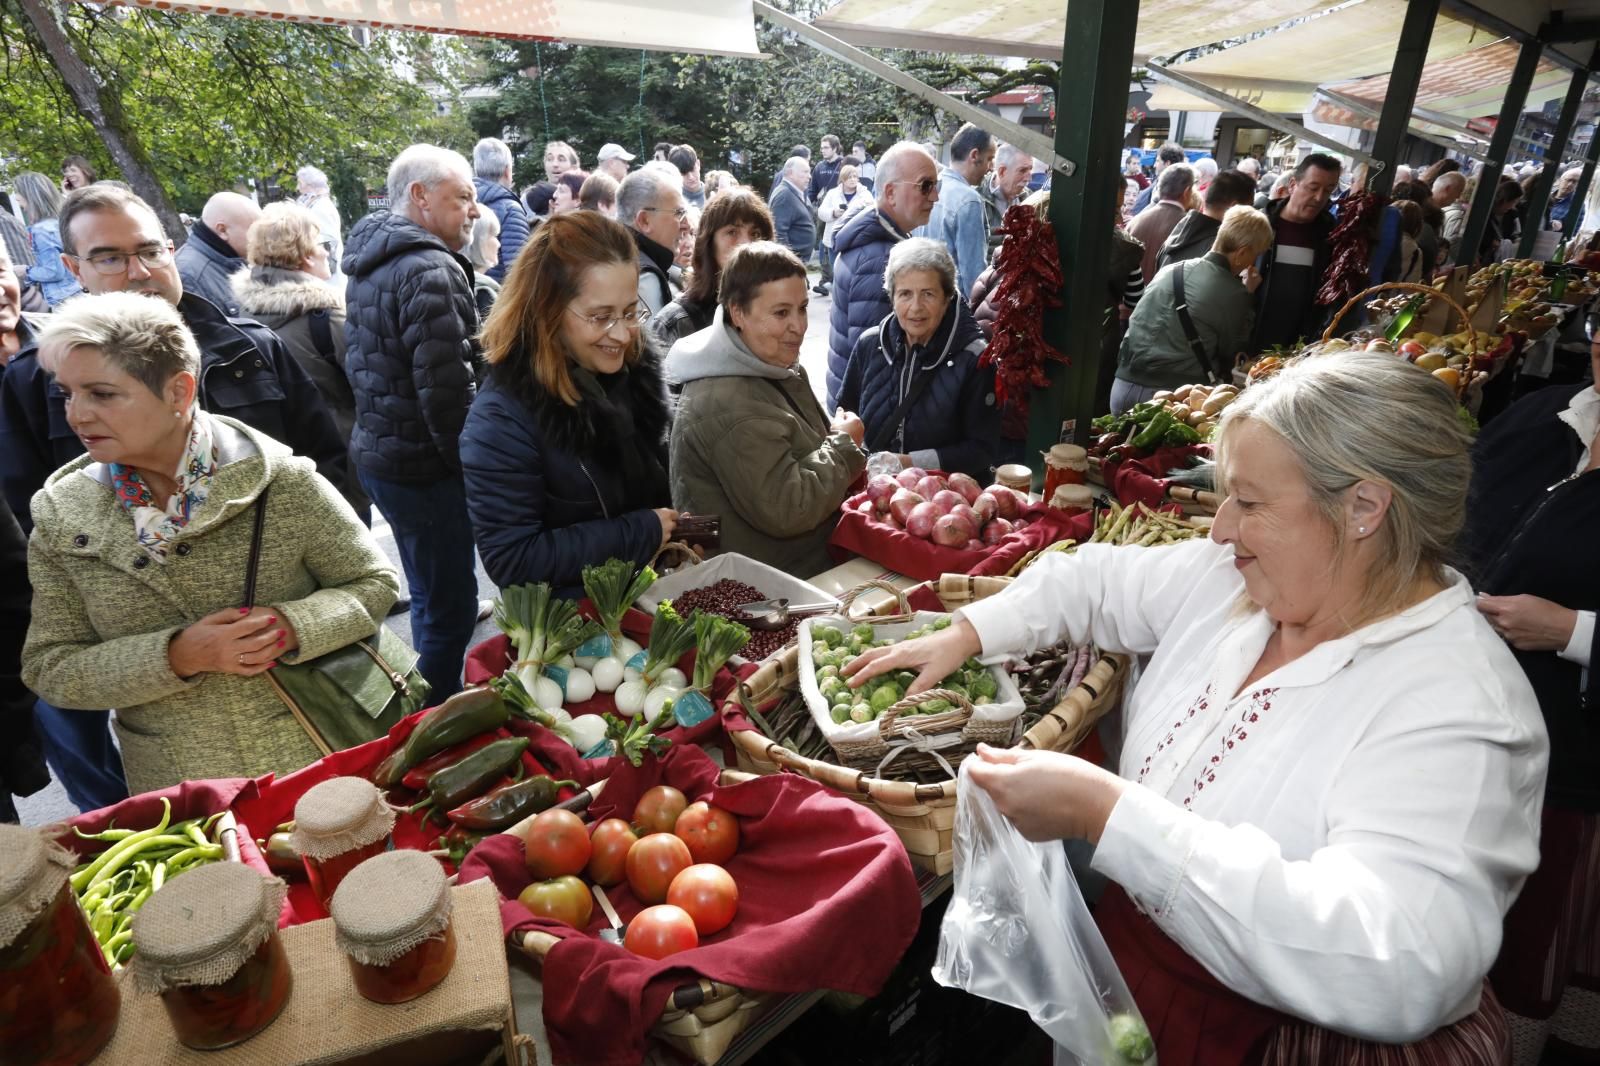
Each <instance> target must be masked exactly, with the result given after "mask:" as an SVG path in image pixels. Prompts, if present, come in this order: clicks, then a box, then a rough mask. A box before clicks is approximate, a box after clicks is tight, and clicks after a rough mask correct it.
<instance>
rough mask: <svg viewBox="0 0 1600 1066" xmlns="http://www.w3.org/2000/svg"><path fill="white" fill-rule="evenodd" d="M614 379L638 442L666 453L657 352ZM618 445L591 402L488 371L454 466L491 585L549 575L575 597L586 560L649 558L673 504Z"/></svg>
mask: <svg viewBox="0 0 1600 1066" xmlns="http://www.w3.org/2000/svg"><path fill="white" fill-rule="evenodd" d="M597 380H604V379H603V378H598V379H597ZM618 384H619V385H620V386H621V387H622V388H623V389H624V390H625V398H626V402H627V403H628V404H629V406H630V407H631V409H632V412H633V418H634V440H635V441H636V442H637V446H638V447H640V448H648V449H652V450H653V451H654V452H655V454H656V456H657V457H658V458H660V459H664V458H665V455H666V448H667V429H668V425H669V422H670V421H671V415H670V413H669V410H668V407H667V398H666V393H665V391H664V390H663V389H662V385H661V368H660V364H659V362H658V361H657V359H656V357H655V355H653V354H651V353H650V352H648V351H647V352H646V353H645V355H644V356H643V357H642V358H641V359H640V360H639V361H638V362H637V363H635V364H634V365H633V366H632V367H630V368H629V369H628V372H627V379H626V381H625V382H620V383H618ZM616 448H617V442H616V439H615V436H614V434H613V431H612V429H611V427H610V426H608V425H606V424H605V423H604V422H603V421H602V420H601V419H600V418H599V417H597V411H596V409H595V405H594V404H591V403H584V402H582V401H580V402H579V403H578V404H577V406H574V407H569V406H568V405H567V404H565V403H563V402H561V401H560V400H559V399H557V398H556V397H554V396H551V395H550V394H549V393H547V392H545V391H544V390H543V389H541V388H539V387H538V385H537V383H533V384H532V386H531V390H530V394H529V396H528V397H527V398H526V399H524V398H522V397H519V396H518V395H517V394H516V393H514V392H512V391H511V390H510V389H508V388H506V387H504V386H503V385H502V384H501V383H500V382H498V381H497V380H496V378H495V375H493V374H491V375H490V378H489V381H488V383H487V384H485V386H484V388H483V391H482V392H480V393H479V394H478V398H477V399H476V400H474V401H473V403H472V411H471V412H470V413H469V414H468V415H467V424H466V428H465V429H464V430H462V432H461V466H462V474H463V476H464V477H465V479H466V489H467V513H468V514H469V515H471V517H472V532H473V536H474V539H475V540H476V541H477V544H478V553H479V554H480V555H481V556H482V557H483V565H484V569H485V570H487V571H488V572H489V577H490V579H491V580H493V581H494V583H495V584H496V585H498V586H499V587H501V588H504V587H505V586H507V585H520V584H524V583H526V582H530V581H548V582H550V583H551V584H552V585H554V586H555V588H556V593H557V595H560V596H566V597H570V598H574V599H577V598H581V597H582V596H583V595H584V592H583V584H582V575H583V568H584V567H585V566H589V565H591V564H594V563H603V562H605V561H606V560H607V559H610V558H617V559H629V560H631V561H633V562H634V563H637V564H639V565H641V566H642V565H644V564H645V563H648V562H649V561H650V560H651V559H652V558H653V557H654V556H655V554H656V552H657V550H659V549H660V547H661V522H660V519H658V518H657V517H656V515H655V513H654V509H655V508H657V507H668V506H671V502H672V501H671V499H670V497H669V494H668V493H667V492H666V491H662V492H661V493H660V494H659V495H656V494H654V493H652V491H651V490H650V489H649V487H648V486H644V485H640V484H636V483H632V482H630V480H629V479H628V478H627V477H626V476H625V475H624V473H623V467H622V464H621V462H620V461H619V459H618V456H617V453H616ZM662 465H663V466H664V465H665V463H664V462H663V464H662Z"/></svg>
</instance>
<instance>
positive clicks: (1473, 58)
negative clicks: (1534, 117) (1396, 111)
mask: <svg viewBox="0 0 1600 1066" xmlns="http://www.w3.org/2000/svg"><path fill="white" fill-rule="evenodd" d="M1519 51H1521V47H1520V46H1519V45H1517V44H1516V43H1514V42H1512V41H1498V42H1496V43H1494V44H1490V45H1486V46H1485V47H1482V48H1475V49H1473V50H1472V51H1470V52H1467V53H1464V54H1462V55H1458V56H1455V57H1454V58H1452V59H1447V60H1444V61H1442V62H1435V61H1433V59H1431V58H1430V59H1429V61H1428V63H1427V65H1426V66H1424V67H1423V68H1422V80H1421V81H1420V82H1419V83H1418V84H1417V106H1418V107H1424V108H1427V109H1428V110H1430V111H1437V112H1440V113H1441V114H1445V115H1450V116H1453V117H1455V118H1462V119H1467V118H1475V117H1477V116H1479V115H1491V114H1494V113H1495V112H1497V111H1499V110H1500V101H1501V100H1502V99H1504V98H1505V93H1506V85H1507V83H1509V82H1510V81H1511V68H1512V67H1514V66H1516V65H1517V53H1518V52H1519ZM1571 82H1572V72H1571V71H1569V70H1567V69H1566V68H1565V67H1558V66H1556V65H1555V64H1554V63H1552V62H1551V61H1550V60H1549V59H1541V60H1540V61H1539V66H1538V68H1537V69H1536V70H1535V72H1534V75H1533V84H1532V85H1530V86H1529V87H1528V101H1527V103H1526V104H1524V105H1523V110H1524V111H1537V110H1539V108H1541V107H1543V106H1544V105H1545V103H1546V102H1548V101H1550V100H1555V99H1558V98H1560V97H1563V96H1565V95H1566V92H1567V87H1568V86H1569V85H1570V84H1571ZM1328 88H1330V89H1333V90H1335V91H1337V92H1339V93H1342V94H1344V95H1345V96H1348V97H1351V98H1352V99H1355V100H1359V101H1361V102H1362V103H1365V104H1374V105H1376V106H1378V107H1382V106H1383V99H1384V97H1385V96H1387V95H1388V93H1389V75H1388V74H1387V73H1384V74H1375V75H1373V76H1372V77H1370V78H1360V79H1357V80H1354V81H1347V82H1340V83H1335V84H1331V85H1329V86H1328Z"/></svg>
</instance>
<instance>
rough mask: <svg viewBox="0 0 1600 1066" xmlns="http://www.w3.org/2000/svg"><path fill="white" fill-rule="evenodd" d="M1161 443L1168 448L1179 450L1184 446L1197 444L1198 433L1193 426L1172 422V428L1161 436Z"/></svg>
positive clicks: (1198, 441)
mask: <svg viewBox="0 0 1600 1066" xmlns="http://www.w3.org/2000/svg"><path fill="white" fill-rule="evenodd" d="M1161 443H1162V444H1164V445H1166V446H1167V447H1169V448H1179V447H1182V446H1183V445H1185V444H1199V443H1200V431H1199V430H1197V429H1195V428H1194V427H1193V426H1191V425H1189V424H1187V423H1185V422H1179V421H1177V420H1176V419H1174V420H1173V423H1172V428H1171V429H1169V430H1167V432H1166V433H1165V434H1164V435H1163V436H1162V438H1161Z"/></svg>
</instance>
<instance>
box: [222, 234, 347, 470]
mask: <svg viewBox="0 0 1600 1066" xmlns="http://www.w3.org/2000/svg"><path fill="white" fill-rule="evenodd" d="M231 281H232V284H233V292H234V296H235V298H236V299H237V300H238V302H239V307H240V309H241V310H243V311H244V313H245V314H247V315H249V316H250V317H252V318H254V319H255V320H256V321H258V322H260V323H261V324H262V325H264V326H266V327H268V328H269V329H271V330H272V332H274V333H276V334H277V335H278V339H279V340H281V341H283V343H284V345H285V346H286V347H287V348H288V349H289V354H291V355H293V356H294V357H295V359H296V360H297V361H298V362H299V363H300V365H301V366H302V367H304V368H305V371H306V373H307V374H309V375H310V376H311V380H312V381H314V382H316V384H317V391H318V392H319V393H321V394H322V399H323V401H324V402H326V403H327V405H328V410H329V411H330V412H332V414H333V421H334V424H335V425H337V426H338V427H339V439H340V440H342V441H344V442H345V445H346V446H347V447H348V446H349V442H350V433H351V431H352V430H353V429H354V428H355V423H356V399H355V394H354V393H353V392H351V390H350V379H349V378H348V377H346V376H345V372H344V297H343V296H342V295H340V294H339V293H338V292H336V291H335V290H333V289H330V288H328V286H327V284H326V283H325V282H323V281H322V279H320V278H318V277H315V276H313V275H311V274H306V273H304V272H302V271H299V270H284V269H282V268H280V267H262V266H258V267H246V268H245V269H244V270H241V271H239V272H238V273H237V274H235V275H234V276H233V278H232V279H231ZM324 341H325V343H326V345H327V348H328V350H327V351H323V349H322V342H324Z"/></svg>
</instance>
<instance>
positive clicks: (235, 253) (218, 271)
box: [172, 192, 261, 318]
mask: <svg viewBox="0 0 1600 1066" xmlns="http://www.w3.org/2000/svg"><path fill="white" fill-rule="evenodd" d="M260 217H261V208H260V207H258V206H256V202H255V201H254V200H252V199H250V198H249V197H248V196H240V195H239V194H238V193H236V192H219V193H217V194H216V195H215V196H213V197H212V198H211V199H209V200H207V201H206V206H205V209H204V210H202V211H201V212H200V220H199V221H198V222H196V223H195V224H194V225H193V226H191V227H190V228H189V239H188V240H187V241H185V242H184V245H183V247H182V248H179V249H178V254H177V255H175V256H173V257H172V258H173V262H175V263H177V264H178V276H179V277H180V278H182V279H183V288H184V291H186V292H192V293H195V294H196V295H198V296H204V297H205V298H206V299H207V300H210V301H211V302H212V303H214V304H216V305H217V306H218V307H220V308H222V311H223V313H224V314H228V315H232V316H234V317H235V318H237V317H238V316H239V314H240V309H239V297H237V296H235V295H234V292H233V284H232V283H231V282H230V281H229V279H230V278H232V277H233V275H235V274H237V273H238V272H239V271H240V270H243V269H244V261H245V257H246V256H248V255H249V252H250V245H249V241H248V237H249V234H250V227H251V226H253V225H254V224H255V221H256V219H258V218H260Z"/></svg>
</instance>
